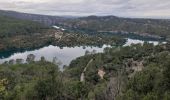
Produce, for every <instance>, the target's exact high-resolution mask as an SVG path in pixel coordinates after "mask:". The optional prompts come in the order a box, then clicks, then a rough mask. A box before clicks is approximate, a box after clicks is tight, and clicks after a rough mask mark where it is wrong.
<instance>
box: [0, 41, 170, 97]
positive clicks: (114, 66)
mask: <svg viewBox="0 0 170 100" xmlns="http://www.w3.org/2000/svg"><path fill="white" fill-rule="evenodd" d="M34 59H35V56H34V55H32V54H30V55H28V56H27V62H28V63H27V64H22V61H23V60H22V59H17V60H16V61H15V60H10V61H9V62H5V63H4V64H2V65H0V99H1V100H169V99H170V68H169V65H170V48H169V46H168V45H158V46H153V45H152V44H148V43H145V44H144V45H143V46H142V45H140V44H137V45H133V46H130V47H120V48H106V49H105V52H104V53H98V54H94V53H88V52H87V53H86V55H85V56H82V57H79V58H77V59H76V60H73V61H72V62H71V64H70V65H69V66H65V71H64V72H61V71H59V69H58V65H56V64H58V63H57V61H56V60H54V61H53V63H49V62H47V61H46V59H45V58H44V57H41V59H40V61H38V62H37V61H34ZM82 76H83V77H82Z"/></svg>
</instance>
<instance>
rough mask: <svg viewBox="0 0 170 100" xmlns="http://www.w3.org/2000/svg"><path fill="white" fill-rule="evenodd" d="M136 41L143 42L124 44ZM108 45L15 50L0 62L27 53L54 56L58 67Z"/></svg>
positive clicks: (154, 42) (128, 40)
mask: <svg viewBox="0 0 170 100" xmlns="http://www.w3.org/2000/svg"><path fill="white" fill-rule="evenodd" d="M148 42H149V43H153V44H154V45H157V44H158V43H159V42H158V41H148ZM137 43H142V44H143V43H144V41H142V40H136V39H130V38H128V39H127V42H126V43H125V45H124V46H129V45H131V44H137ZM106 47H110V46H108V45H103V47H101V48H100V47H89V46H87V47H85V48H84V47H83V46H80V47H78V46H76V47H63V48H62V49H61V48H60V47H58V46H52V45H49V46H46V47H43V48H40V49H37V50H33V51H25V52H17V53H14V54H12V55H10V57H7V58H4V57H3V56H1V57H0V63H3V62H5V61H9V60H11V59H14V60H16V59H20V58H22V59H23V60H24V61H25V60H26V58H27V55H29V54H34V55H35V56H36V58H35V60H36V61H38V60H40V58H41V57H42V56H44V57H45V59H46V60H47V61H53V58H54V57H56V58H57V59H58V61H60V62H62V64H61V65H60V67H61V68H62V67H63V65H69V64H70V62H71V61H72V60H74V59H76V58H77V57H80V56H83V55H85V52H86V51H87V50H88V51H90V52H91V51H93V50H96V52H97V53H99V52H103V50H104V48H106Z"/></svg>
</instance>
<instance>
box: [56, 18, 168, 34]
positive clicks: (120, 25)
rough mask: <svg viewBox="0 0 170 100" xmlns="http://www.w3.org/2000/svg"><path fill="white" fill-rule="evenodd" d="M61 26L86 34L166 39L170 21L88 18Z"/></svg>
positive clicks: (71, 20) (78, 19)
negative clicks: (82, 31)
mask: <svg viewBox="0 0 170 100" xmlns="http://www.w3.org/2000/svg"><path fill="white" fill-rule="evenodd" d="M59 25H61V26H65V27H67V28H71V29H74V30H78V29H79V30H84V31H86V32H88V31H92V32H110V33H114V32H115V33H117V32H123V33H127V32H130V33H135V34H142V35H159V36H163V37H168V36H169V35H170V34H169V32H170V20H166V19H135V18H121V17H115V16H104V17H99V16H89V17H81V18H77V19H69V20H67V21H64V22H61V23H59Z"/></svg>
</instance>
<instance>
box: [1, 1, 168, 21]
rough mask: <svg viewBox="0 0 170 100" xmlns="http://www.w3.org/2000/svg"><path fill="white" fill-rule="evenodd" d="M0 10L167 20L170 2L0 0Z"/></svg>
mask: <svg viewBox="0 0 170 100" xmlns="http://www.w3.org/2000/svg"><path fill="white" fill-rule="evenodd" d="M0 9H1V10H13V11H19V12H25V13H34V14H44V15H57V16H63V15H72V16H89V15H100V16H106V15H115V16H120V17H138V18H170V0H0Z"/></svg>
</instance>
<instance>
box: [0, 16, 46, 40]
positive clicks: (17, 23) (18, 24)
mask: <svg viewBox="0 0 170 100" xmlns="http://www.w3.org/2000/svg"><path fill="white" fill-rule="evenodd" d="M45 28H47V27H46V26H45V25H42V24H40V23H37V22H33V21H29V20H21V19H16V18H12V17H8V16H2V15H0V38H3V37H11V36H16V35H31V34H34V33H38V32H41V31H42V30H43V29H45Z"/></svg>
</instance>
